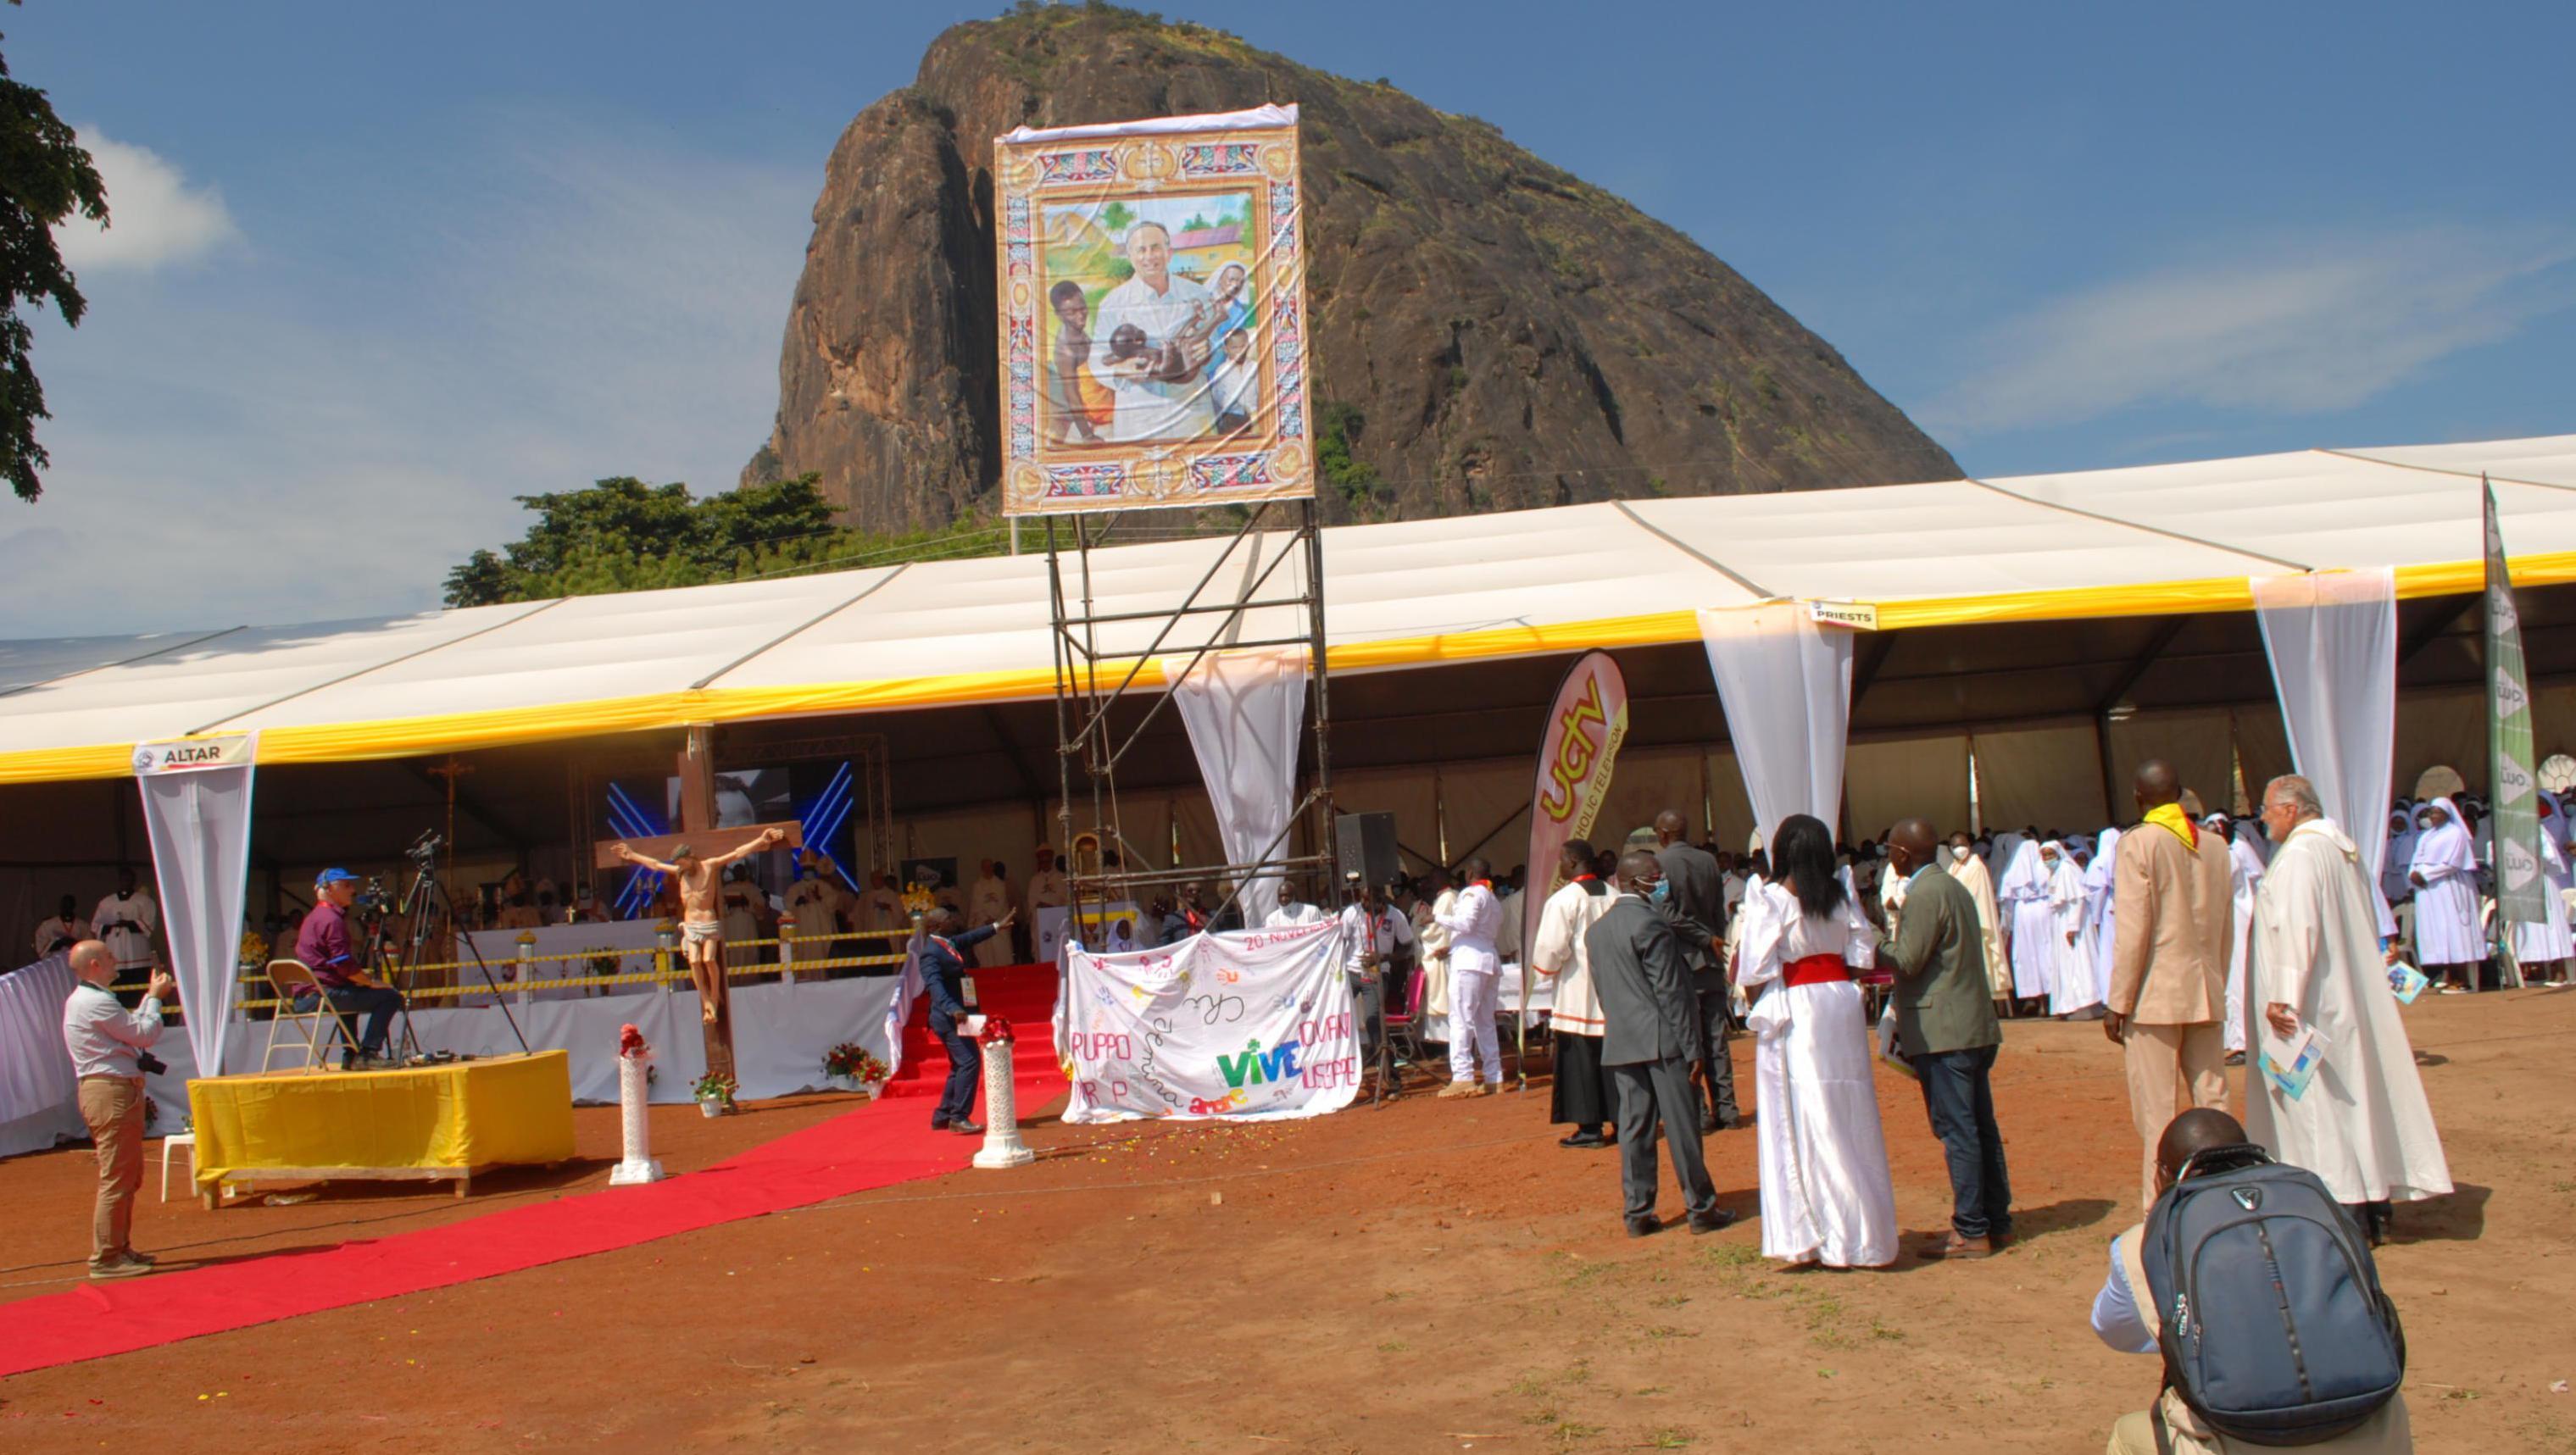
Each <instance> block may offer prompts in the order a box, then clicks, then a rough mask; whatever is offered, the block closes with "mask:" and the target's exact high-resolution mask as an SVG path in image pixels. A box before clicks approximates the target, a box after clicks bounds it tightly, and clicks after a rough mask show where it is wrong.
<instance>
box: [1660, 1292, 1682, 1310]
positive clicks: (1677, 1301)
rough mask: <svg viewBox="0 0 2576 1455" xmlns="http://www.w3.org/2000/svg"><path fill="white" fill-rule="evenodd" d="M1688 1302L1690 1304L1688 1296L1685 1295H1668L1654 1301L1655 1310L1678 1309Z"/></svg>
mask: <svg viewBox="0 0 2576 1455" xmlns="http://www.w3.org/2000/svg"><path fill="white" fill-rule="evenodd" d="M1688 1302H1690V1295H1689V1294H1687V1293H1668V1294H1665V1295H1664V1296H1663V1297H1661V1298H1659V1299H1656V1300H1654V1304H1655V1307H1657V1308H1680V1307H1681V1306H1682V1305H1683V1304H1686V1303H1688Z"/></svg>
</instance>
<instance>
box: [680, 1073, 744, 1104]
mask: <svg viewBox="0 0 2576 1455" xmlns="http://www.w3.org/2000/svg"><path fill="white" fill-rule="evenodd" d="M733 1088H734V1080H733V1078H732V1077H730V1076H727V1075H724V1074H723V1073H721V1072H716V1071H710V1072H708V1073H707V1074H706V1075H704V1076H701V1077H699V1078H698V1084H697V1085H696V1087H694V1088H692V1090H691V1092H690V1094H691V1095H692V1096H695V1097H696V1098H697V1099H698V1100H700V1101H731V1100H733Z"/></svg>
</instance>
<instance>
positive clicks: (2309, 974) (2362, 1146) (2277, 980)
mask: <svg viewBox="0 0 2576 1455" xmlns="http://www.w3.org/2000/svg"><path fill="white" fill-rule="evenodd" d="M2263 823H2264V827H2265V828H2266V829H2268V830H2269V831H2270V832H2271V833H2272V834H2273V835H2274V836H2275V837H2276V839H2278V840H2279V845H2280V846H2279V848H2278V849H2277V850H2275V851H2274V853H2273V856H2272V864H2271V869H2270V872H2268V873H2267V874H2265V875H2264V877H2263V883H2262V886H2261V888H2260V889H2259V890H2258V891H2257V893H2256V895H2255V899H2254V914H2255V931H2254V933H2255V944H2254V983H2253V985H2252V987H2251V991H2252V994H2251V997H2250V998H2251V1000H2252V1001H2253V1004H2252V1005H2250V1006H2248V1007H2247V1015H2246V1020H2247V1024H2248V1029H2249V1030H2250V1031H2251V1032H2252V1033H2253V1034H2254V1035H2255V1036H2256V1037H2257V1038H2258V1040H2259V1043H2260V1044H2262V1045H2265V1046H2268V1047H2271V1048H2274V1049H2276V1050H2277V1049H2279V1048H2280V1047H2281V1046H2282V1044H2283V1042H2284V1040H2285V1039H2289V1038H2294V1037H2295V1036H2296V1035H2297V1034H2298V1032H2299V1030H2300V1028H2302V1027H2306V1026H2314V1027H2315V1028H2316V1030H2317V1033H2318V1034H2319V1035H2320V1036H2322V1037H2323V1038H2324V1039H2325V1044H2326V1049H2325V1056H2324V1059H2323V1060H2322V1061H2321V1062H2320V1064H2319V1066H2318V1069H2317V1073H2316V1079H2315V1080H2313V1081H2311V1082H2309V1083H2308V1088H2307V1091H2306V1093H2305V1094H2304V1095H2302V1096H2300V1097H2299V1098H2298V1099H2296V1100H2293V1099H2291V1098H2290V1097H2289V1096H2287V1095H2286V1094H2284V1093H2283V1092H2281V1091H2280V1090H2279V1089H2278V1088H2276V1087H2274V1086H2273V1085H2272V1084H2271V1082H2270V1080H2269V1079H2268V1078H2266V1077H2263V1076H2261V1075H2249V1076H2248V1077H2247V1082H2248V1085H2247V1088H2246V1089H2247V1093H2248V1094H2247V1096H2246V1117H2245V1129H2246V1132H2247V1133H2248V1134H2249V1135H2250V1136H2252V1137H2253V1139H2254V1140H2255V1141H2257V1142H2260V1143H2261V1144H2262V1145H2263V1146H2264V1147H2265V1148H2267V1149H2268V1150H2269V1151H2270V1152H2271V1153H2272V1155H2273V1156H2275V1157H2277V1158H2279V1159H2280V1160H2281V1161H2283V1162H2287V1163H2290V1164H2291V1165H2293V1166H2298V1167H2304V1168H2306V1169H2308V1170H2309V1171H2311V1172H2313V1173H2315V1174H2316V1175H2317V1177H2318V1178H2319V1179H2320V1180H2322V1181H2323V1182H2324V1183H2325V1185H2326V1187H2327V1188H2328V1189H2329V1190H2330V1191H2331V1192H2333V1194H2334V1197H2335V1200H2336V1201H2337V1202H2341V1203H2344V1204H2346V1205H2348V1206H2351V1207H2353V1208H2354V1209H2355V1210H2356V1213H2357V1215H2358V1216H2359V1217H2360V1218H2362V1220H2364V1221H2365V1222H2366V1225H2367V1226H2368V1227H2369V1229H2370V1232H2371V1235H2372V1241H2374V1242H2376V1241H2378V1239H2379V1237H2380V1235H2381V1234H2382V1233H2384V1231H2385V1229H2386V1226H2387V1217H2388V1208H2387V1204H2388V1203H2390V1202H2391V1201H2397V1202H2411V1201H2416V1200H2418V1199H2422V1198H2428V1197H2439V1196H2440V1195H2442V1194H2443V1193H2446V1192H2449V1191H2450V1190H2451V1170H2450V1165H2449V1163H2448V1162H2447V1161H2446V1160H2445V1159H2444V1158H2443V1156H2442V1139H2441V1136H2440V1134H2439V1133H2437V1132H2436V1131H2435V1130H2434V1127H2433V1111H2432V1108H2431V1106H2430V1105H2429V1104H2428V1103H2427V1102H2426V1101H2425V1099H2424V1083H2423V1080H2422V1079H2421V1078H2420V1077H2419V1076H2418V1075H2417V1074H2416V1071H2415V1053H2414V1050H2413V1048H2412V1047H2411V1046H2409V1045H2408V1043H2407V1040H2406V1027H2405V1024H2404V1022H2403V1021H2401V1020H2400V1019H2399V1018H2398V1014H2397V997H2396V996H2394V995H2392V994H2390V993H2389V988H2388V980H2387V966H2386V962H2385V959H2384V957H2383V955H2382V953H2381V951H2380V948H2379V939H2378V935H2377V934H2376V929H2377V926H2376V925H2375V924H2374V923H2373V921H2374V919H2375V915H2374V913H2373V911H2372V908H2371V902H2370V881H2369V877H2368V876H2369V872H2370V871H2369V870H2368V869H2367V868H2366V867H2365V866H2364V865H2363V864H2362V862H2361V851H2360V850H2359V849H2357V848H2355V847H2354V845H2353V842H2352V840H2351V839H2349V838H2347V837H2345V836H2344V832H2343V830H2342V829H2340V828H2338V827H2336V826H2335V824H2334V822H2333V820H2331V819H2328V818H2325V817H2324V816H2323V815H2322V812H2321V811H2320V809H2319V806H2318V803H2317V796H2316V790H2315V789H2314V788H2313V787H2311V786H2310V785H2309V783H2308V781H2307V780H2306V779H2304V778H2299V777H2295V776H2292V777H2283V778H2275V779H2273V780H2272V782H2271V785H2270V786H2269V787H2267V788H2266V789H2265V790H2264V793H2263ZM2374 1205H2376V1206H2374Z"/></svg>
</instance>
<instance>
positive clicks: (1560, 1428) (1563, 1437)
mask: <svg viewBox="0 0 2576 1455" xmlns="http://www.w3.org/2000/svg"><path fill="white" fill-rule="evenodd" d="M1548 1433H1549V1434H1550V1435H1553V1436H1555V1437H1556V1442H1557V1443H1558V1444H1560V1445H1571V1444H1573V1443H1574V1442H1575V1441H1577V1440H1589V1439H1591V1438H1592V1437H1593V1436H1595V1435H1598V1434H1600V1433H1601V1427H1600V1426H1599V1425H1587V1424H1583V1423H1581V1422H1580V1421H1576V1420H1559V1421H1557V1422H1556V1428H1555V1429H1552V1430H1550V1431H1548Z"/></svg>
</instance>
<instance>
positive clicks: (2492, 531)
mask: <svg viewBox="0 0 2576 1455" xmlns="http://www.w3.org/2000/svg"><path fill="white" fill-rule="evenodd" d="M2479 483H2480V485H2481V486H2483V487H2484V490H2485V494H2486V515H2487V752H2488V755H2489V758H2490V760H2491V761H2490V763H2489V767H2490V768H2491V769H2492V770H2493V773H2494V776H2493V778H2491V779H2490V780H2489V782H2490V783H2491V784H2492V785H2493V787H2494V790H2495V792H2494V796H2493V805H2494V809H2495V869H2496V920H2497V926H2496V933H2497V934H2499V935H2502V934H2503V933H2504V925H2505V923H2506V922H2510V923H2513V924H2522V925H2536V924H2544V923H2546V922H2547V921H2548V919H2549V905H2548V901H2547V900H2546V899H2545V898H2543V896H2544V895H2547V894H2550V893H2552V892H2554V891H2552V890H2551V889H2550V888H2549V881H2548V879H2547V878H2546V877H2544V876H2543V875H2542V873H2541V870H2540V798H2539V792H2540V779H2539V775H2538V774H2537V773H2535V772H2534V771H2533V764H2534V763H2535V762H2537V761H2538V760H2537V758H2536V757H2535V756H2534V754H2533V753H2532V750H2531V736H2532V734H2531V680H2530V678H2529V677H2527V676H2525V675H2524V672H2523V661H2522V616H2521V613H2519V612H2517V611H2515V610H2514V605H2513V573H2512V571H2511V570H2509V569H2507V567H2506V565H2505V559H2504V531H2503V530H2502V529H2501V528H2500V527H2499V526H2498V525H2497V523H2496V498H2495V486H2494V485H2493V484H2492V483H2490V482H2487V481H2485V480H2483V479H2482V480H2480V482H2479Z"/></svg>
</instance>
